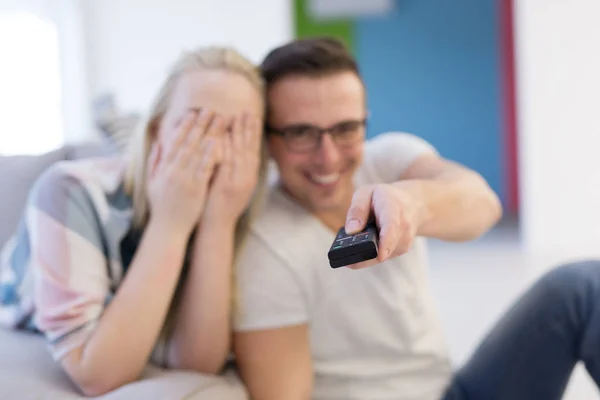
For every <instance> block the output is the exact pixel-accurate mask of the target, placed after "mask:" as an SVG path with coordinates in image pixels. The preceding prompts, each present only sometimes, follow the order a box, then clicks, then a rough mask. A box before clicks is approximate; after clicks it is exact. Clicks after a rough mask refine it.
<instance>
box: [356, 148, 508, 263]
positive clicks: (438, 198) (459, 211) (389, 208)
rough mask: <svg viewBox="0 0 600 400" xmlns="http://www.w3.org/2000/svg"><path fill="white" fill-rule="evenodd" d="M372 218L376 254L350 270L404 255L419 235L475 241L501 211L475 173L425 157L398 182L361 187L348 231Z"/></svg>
mask: <svg viewBox="0 0 600 400" xmlns="http://www.w3.org/2000/svg"><path fill="white" fill-rule="evenodd" d="M371 215H374V216H375V219H376V221H377V224H378V226H379V234H380V242H379V244H380V246H379V248H380V252H379V256H378V257H377V260H372V261H366V262H362V263H359V264H356V265H354V266H352V268H362V267H367V266H370V265H374V264H376V263H378V262H383V261H385V260H387V259H388V258H389V257H394V256H398V255H401V254H404V253H405V252H406V251H408V250H409V249H410V247H411V245H412V242H413V240H414V238H415V237H417V236H426V237H433V238H437V239H442V240H448V241H467V240H471V239H475V238H477V237H478V236H480V235H482V234H483V233H485V232H486V231H487V230H489V229H490V228H491V227H492V226H493V225H494V224H495V223H496V222H497V221H498V220H499V219H500V217H501V215H502V207H501V204H500V201H499V199H498V197H497V196H496V194H495V193H494V192H493V191H492V190H491V188H490V187H489V185H488V184H487V183H486V182H485V180H484V179H483V178H482V177H481V176H480V175H479V174H478V173H476V172H475V171H473V170H470V169H468V168H466V167H464V166H461V165H459V164H457V163H453V162H451V161H448V160H445V159H443V158H441V157H440V156H438V155H437V154H435V153H426V154H423V155H421V156H419V157H417V158H416V159H415V161H413V162H412V163H411V164H410V165H409V166H408V167H407V168H406V169H405V170H404V172H403V173H402V174H401V176H400V179H399V180H398V181H395V182H392V183H382V184H375V185H368V186H364V187H361V188H359V189H358V190H357V191H356V192H355V193H354V197H353V199H352V205H351V207H350V209H349V210H348V213H347V217H346V231H347V232H349V233H354V232H357V231H359V230H360V229H362V228H363V227H364V225H365V223H366V221H367V220H368V219H369V217H370V216H371Z"/></svg>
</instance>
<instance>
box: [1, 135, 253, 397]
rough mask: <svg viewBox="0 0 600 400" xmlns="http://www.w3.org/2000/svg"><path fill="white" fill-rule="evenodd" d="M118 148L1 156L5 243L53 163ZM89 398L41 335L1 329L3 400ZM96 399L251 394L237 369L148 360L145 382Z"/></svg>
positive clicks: (79, 146)
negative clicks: (205, 371)
mask: <svg viewBox="0 0 600 400" xmlns="http://www.w3.org/2000/svg"><path fill="white" fill-rule="evenodd" d="M115 151H116V150H115V147H113V146H111V145H110V144H106V143H103V142H99V143H96V142H94V143H90V144H77V145H70V146H64V147H62V148H59V149H56V150H54V151H51V152H48V153H46V154H42V155H20V156H1V155H0V188H1V190H2V196H0V246H2V245H4V243H5V242H6V241H7V240H8V238H9V237H10V235H11V234H12V233H13V231H14V230H15V228H16V226H17V224H18V221H19V219H20V218H21V214H22V212H23V208H24V205H25V201H26V198H27V195H28V191H29V189H30V188H31V186H32V184H33V182H34V181H35V179H36V178H37V177H38V176H39V175H40V174H41V173H42V171H44V170H45V169H46V168H47V167H48V166H49V165H51V164H52V163H54V162H57V161H59V160H70V159H79V158H82V157H93V156H101V155H108V154H111V153H113V152H115ZM84 398H86V397H84V396H83V395H82V394H81V393H80V392H79V391H78V390H77V388H76V387H75V386H74V385H73V384H72V382H71V381H70V380H69V378H68V377H67V375H66V374H65V373H64V372H63V371H62V370H61V368H60V367H59V366H58V365H57V364H56V363H55V361H54V360H53V359H52V357H51V356H50V353H49V351H48V349H47V347H46V342H45V339H44V338H43V337H42V336H41V335H37V334H31V333H26V332H21V331H19V332H17V331H11V330H6V329H3V328H0V400H13V399H18V400H29V399H31V400H33V399H36V400H50V399H52V400H76V399H84ZM97 399H102V400H134V399H144V400H163V399H169V400H179V399H186V400H204V399H211V400H212V399H218V400H221V399H222V400H246V399H248V396H247V393H246V390H245V388H244V387H243V385H242V384H241V382H240V380H239V378H238V376H237V375H236V373H235V371H234V370H233V369H228V370H227V371H226V372H225V373H224V374H222V375H219V376H204V375H201V374H197V373H194V372H189V371H173V370H164V369H161V368H158V367H156V366H153V365H150V364H149V365H148V366H147V368H146V369H145V371H144V373H143V376H142V377H141V378H140V380H138V381H137V382H134V383H132V384H129V385H126V386H124V387H122V388H120V389H117V390H115V391H113V392H111V393H109V394H106V395H103V396H100V397H97Z"/></svg>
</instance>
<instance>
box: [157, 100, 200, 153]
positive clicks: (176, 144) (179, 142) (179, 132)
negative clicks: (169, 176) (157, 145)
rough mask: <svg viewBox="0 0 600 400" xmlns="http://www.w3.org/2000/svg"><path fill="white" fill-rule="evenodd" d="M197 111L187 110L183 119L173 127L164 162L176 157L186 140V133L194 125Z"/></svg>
mask: <svg viewBox="0 0 600 400" xmlns="http://www.w3.org/2000/svg"><path fill="white" fill-rule="evenodd" d="M197 115H198V113H197V111H187V112H186V114H185V115H184V117H183V119H182V120H181V121H180V122H179V123H178V124H177V126H176V127H175V135H174V139H173V143H172V145H171V147H170V148H169V150H168V151H167V153H166V154H165V162H166V163H172V162H174V161H175V159H176V158H177V155H178V153H179V151H180V149H181V148H182V146H183V144H184V143H185V142H186V138H187V136H188V133H189V132H190V130H191V129H192V127H193V126H194V123H195V122H196V119H197Z"/></svg>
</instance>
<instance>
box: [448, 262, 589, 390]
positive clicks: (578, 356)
mask: <svg viewBox="0 0 600 400" xmlns="http://www.w3.org/2000/svg"><path fill="white" fill-rule="evenodd" d="M579 361H581V362H583V364H584V365H585V367H586V369H587V371H588V373H589V374H590V376H591V377H592V378H593V380H594V381H595V382H596V385H598V386H599V387H600V261H585V262H577V263H573V264H567V265H565V266H561V267H559V268H556V269H554V270H552V271H550V272H548V273H547V274H546V275H544V276H543V277H542V278H540V280H538V281H537V282H536V283H535V284H534V285H533V286H532V287H531V288H530V289H529V290H528V291H527V292H526V293H525V294H524V295H523V296H522V297H521V298H520V299H519V300H518V301H517V303H516V304H515V305H514V306H513V307H512V308H511V309H510V310H509V312H508V313H506V315H505V316H504V317H503V318H502V319H501V320H500V321H499V322H498V324H497V325H496V326H495V327H494V328H493V329H492V331H491V332H490V333H489V334H488V336H487V337H486V338H485V339H484V341H483V342H482V343H481V345H480V346H479V348H478V349H477V350H476V351H475V353H474V355H473V357H472V358H471V359H470V360H469V362H468V363H467V364H466V365H465V366H464V367H463V368H462V369H460V370H459V371H457V373H456V375H455V377H454V379H453V381H452V383H451V385H450V387H449V388H448V391H447V392H446V394H445V396H444V397H443V399H444V400H554V399H560V398H562V395H563V393H564V391H565V388H566V386H567V384H568V381H569V378H570V376H571V373H572V372H573V368H574V367H575V364H577V363H578V362H579Z"/></svg>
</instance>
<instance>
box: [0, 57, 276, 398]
mask: <svg viewBox="0 0 600 400" xmlns="http://www.w3.org/2000/svg"><path fill="white" fill-rule="evenodd" d="M263 101H264V93H263V83H262V80H261V78H260V75H259V74H258V72H257V69H256V68H255V67H254V66H253V65H252V64H251V63H250V62H249V61H248V60H246V59H245V58H244V57H242V56H241V55H240V54H238V53H237V52H235V51H234V50H231V49H227V48H205V49H200V50H198V51H195V52H192V53H188V54H184V55H183V56H182V58H181V59H180V60H179V61H178V62H177V63H176V64H175V66H174V68H173V70H172V72H171V74H170V75H169V76H168V78H167V80H166V82H165V83H164V84H163V86H162V89H161V90H160V92H159V94H158V96H157V98H156V101H155V103H154V105H153V107H152V108H151V110H150V113H149V118H148V119H147V121H146V122H145V123H144V124H143V126H142V129H140V130H139V132H137V134H136V136H135V137H134V138H133V140H132V143H131V149H130V150H131V151H130V152H129V155H128V156H127V157H115V158H96V159H87V160H82V161H69V162H61V163H59V164H57V165H55V166H53V167H52V168H50V169H49V170H48V171H46V172H45V173H44V174H43V175H42V176H41V177H40V178H39V179H38V181H37V183H36V184H35V186H34V188H33V190H32V192H31V194H30V197H29V201H28V204H27V208H26V214H25V216H24V219H23V222H22V223H21V225H20V227H19V229H18V231H17V232H16V234H15V235H14V236H13V238H12V239H11V240H10V241H9V242H8V244H7V247H6V248H5V249H4V252H3V256H2V260H3V263H2V266H1V269H0V323H2V324H3V325H5V326H6V325H9V326H11V327H14V328H23V329H33V330H36V331H39V332H42V333H43V334H44V335H45V336H46V338H47V339H48V343H49V346H50V349H51V352H52V355H53V357H54V358H55V359H56V360H57V362H59V363H60V365H61V366H62V367H63V369H64V370H65V372H66V373H67V374H68V375H69V376H70V378H71V379H72V380H73V381H74V383H75V384H76V385H77V386H78V387H79V388H80V389H81V391H82V392H83V393H85V394H86V395H92V396H96V395H100V394H103V393H106V392H109V391H112V390H114V389H116V388H118V387H120V386H122V385H125V384H127V383H130V382H132V381H134V380H136V379H137V378H138V377H139V376H140V374H141V372H142V370H143V368H144V367H145V365H146V364H147V363H148V361H149V360H150V359H152V360H153V361H154V362H155V363H159V364H160V365H162V366H165V367H168V368H177V369H189V370H195V371H198V372H201V373H207V374H212V373H217V372H218V371H219V370H220V369H221V368H222V366H223V364H224V362H225V360H226V357H227V355H228V353H229V348H230V318H231V304H232V301H231V299H232V297H233V296H232V293H233V290H232V285H231V283H232V270H233V269H232V264H233V262H234V259H235V255H236V254H237V252H238V251H239V247H240V246H241V245H242V243H243V238H244V235H245V231H246V227H247V226H248V223H249V219H250V214H251V212H252V209H253V208H254V207H255V204H256V200H257V197H258V193H259V192H260V191H259V190H257V189H260V188H262V182H263V179H264V165H265V163H264V158H262V157H261V155H262V154H263V146H262V129H261V127H262V125H263V123H262V119H263V109H264V105H263Z"/></svg>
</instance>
